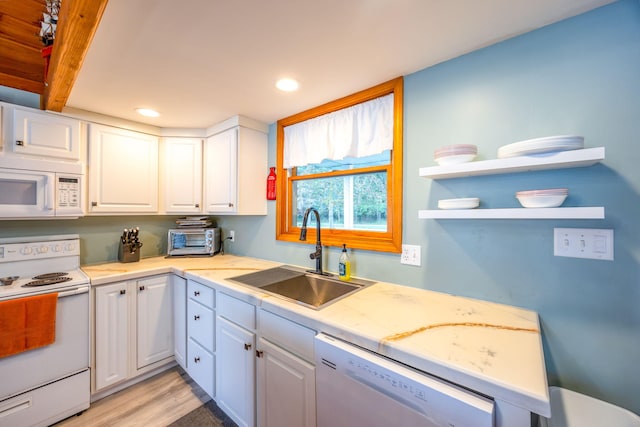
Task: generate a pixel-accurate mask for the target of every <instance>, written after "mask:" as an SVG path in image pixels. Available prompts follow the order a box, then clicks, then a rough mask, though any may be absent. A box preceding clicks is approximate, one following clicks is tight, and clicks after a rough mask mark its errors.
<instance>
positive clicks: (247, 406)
mask: <svg viewBox="0 0 640 427" xmlns="http://www.w3.org/2000/svg"><path fill="white" fill-rule="evenodd" d="M216 340H217V343H216V347H217V349H218V350H217V353H216V364H217V366H218V369H216V372H217V375H216V401H217V403H218V406H219V407H220V408H221V409H222V410H223V411H224V412H225V413H226V414H227V415H229V417H231V419H233V420H234V421H235V422H236V424H238V425H239V426H253V425H255V397H254V396H255V394H254V393H255V359H254V348H255V333H253V332H250V331H247V330H246V329H244V328H242V327H240V326H238V325H236V324H235V323H233V322H231V321H229V320H227V319H225V318H224V317H221V316H218V318H217V322H216Z"/></svg>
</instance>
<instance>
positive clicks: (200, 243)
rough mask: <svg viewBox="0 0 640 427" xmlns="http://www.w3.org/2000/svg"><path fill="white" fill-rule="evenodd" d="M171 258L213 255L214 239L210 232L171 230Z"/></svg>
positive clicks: (169, 240) (169, 244)
mask: <svg viewBox="0 0 640 427" xmlns="http://www.w3.org/2000/svg"><path fill="white" fill-rule="evenodd" d="M167 249H168V255H169V256H186V255H213V238H212V237H211V233H210V232H209V230H202V229H197V230H169V238H168V243H167Z"/></svg>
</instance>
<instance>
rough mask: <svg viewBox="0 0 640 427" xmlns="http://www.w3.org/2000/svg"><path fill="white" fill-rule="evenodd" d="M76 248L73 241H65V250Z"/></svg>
mask: <svg viewBox="0 0 640 427" xmlns="http://www.w3.org/2000/svg"><path fill="white" fill-rule="evenodd" d="M75 248H76V245H75V244H73V243H67V244H66V245H64V250H65V251H67V252H71V251H73V250H74V249H75Z"/></svg>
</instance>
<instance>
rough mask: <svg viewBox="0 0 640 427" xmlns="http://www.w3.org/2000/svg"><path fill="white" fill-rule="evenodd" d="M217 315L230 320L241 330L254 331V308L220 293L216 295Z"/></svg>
mask: <svg viewBox="0 0 640 427" xmlns="http://www.w3.org/2000/svg"><path fill="white" fill-rule="evenodd" d="M217 311H218V315H219V316H222V317H225V318H227V319H229V320H231V321H232V322H234V323H237V324H238V325H240V326H242V327H243V328H246V329H250V330H255V329H256V308H255V307H254V306H253V305H251V304H249V303H248V302H244V301H240V300H239V299H237V298H234V297H231V296H229V295H227V294H223V293H222V292H221V293H220V295H218V309H217Z"/></svg>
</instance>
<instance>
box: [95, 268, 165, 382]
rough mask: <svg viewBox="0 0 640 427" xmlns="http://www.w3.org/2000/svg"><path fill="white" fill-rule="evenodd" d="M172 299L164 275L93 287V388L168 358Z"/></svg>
mask: <svg viewBox="0 0 640 427" xmlns="http://www.w3.org/2000/svg"><path fill="white" fill-rule="evenodd" d="M172 298H173V293H172V287H171V276H170V275H161V276H154V277H149V278H145V279H141V280H131V281H126V282H117V283H113V284H108V285H103V286H98V287H96V288H95V291H94V313H95V314H94V316H95V317H94V319H95V338H94V350H95V351H94V355H95V359H94V365H93V369H92V372H93V375H94V380H93V391H94V392H95V391H100V390H102V389H105V388H107V387H110V386H112V385H114V384H117V383H119V382H121V381H123V380H126V379H130V378H133V377H135V376H137V375H139V374H141V373H144V372H146V371H148V370H150V369H153V367H155V366H159V365H161V364H162V363H164V362H165V361H167V362H168V361H170V360H171V359H170V358H171V356H173V351H174V345H173V301H172Z"/></svg>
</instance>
